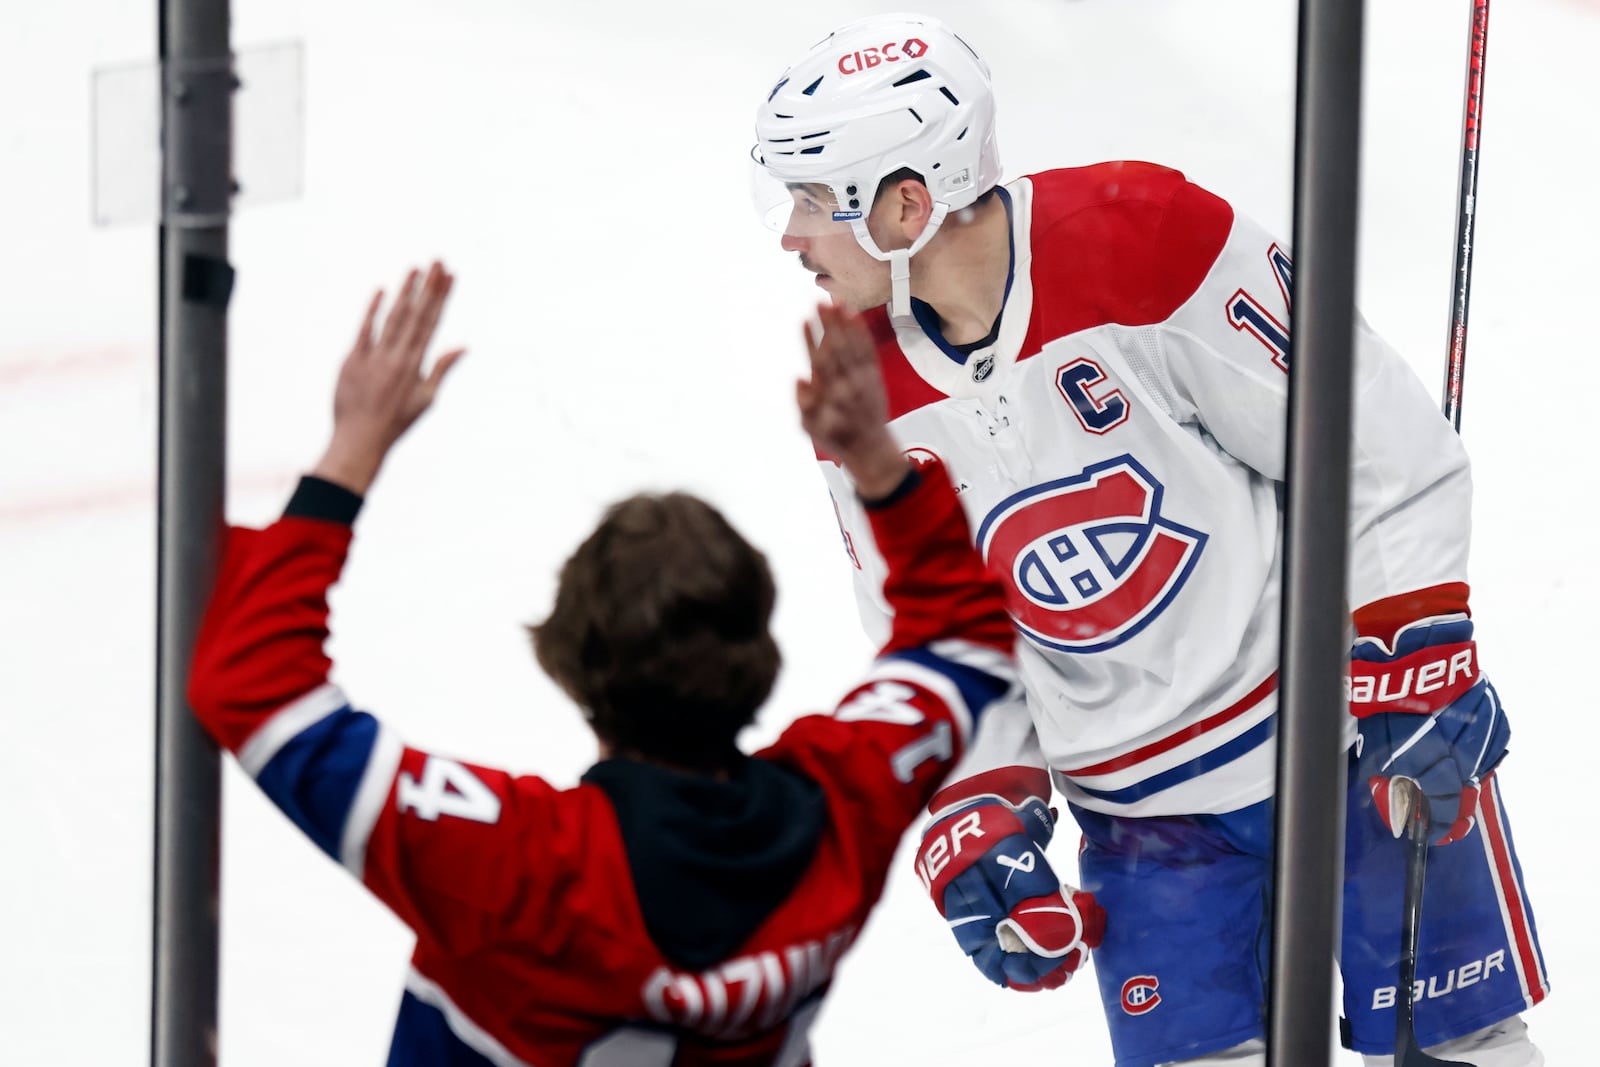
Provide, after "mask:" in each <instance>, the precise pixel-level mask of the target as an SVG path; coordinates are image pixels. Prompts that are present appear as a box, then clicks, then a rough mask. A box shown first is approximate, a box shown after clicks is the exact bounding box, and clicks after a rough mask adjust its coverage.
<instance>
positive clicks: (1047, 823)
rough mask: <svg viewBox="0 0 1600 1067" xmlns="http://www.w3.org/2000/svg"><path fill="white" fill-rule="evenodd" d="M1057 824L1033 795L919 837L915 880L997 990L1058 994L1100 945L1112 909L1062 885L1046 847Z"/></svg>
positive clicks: (987, 806)
mask: <svg viewBox="0 0 1600 1067" xmlns="http://www.w3.org/2000/svg"><path fill="white" fill-rule="evenodd" d="M1054 830H1055V819H1054V817H1053V816H1052V814H1051V812H1050V809H1049V808H1048V807H1047V806H1046V805H1045V804H1044V802H1043V801H1041V800H1039V799H1038V798H1036V797H1030V798H1029V799H1028V800H1027V801H1026V802H1025V803H1024V804H1023V805H1022V806H1021V807H1020V808H1014V807H1012V806H1011V805H1010V804H1008V803H1007V802H1005V801H1003V800H1001V799H999V798H998V797H985V798H983V799H981V800H977V801H974V802H973V803H970V804H967V805H965V806H963V807H961V808H958V809H956V810H955V811H952V812H950V813H949V814H947V815H945V816H943V817H941V818H940V819H939V820H938V821H937V822H935V823H934V824H933V825H932V826H930V827H929V828H928V830H927V832H926V833H925V834H923V836H922V846H921V847H920V848H919V849H917V874H918V875H919V876H920V877H921V878H922V884H923V885H924V886H926V887H927V888H928V891H929V893H930V894H931V895H932V896H933V902H934V904H935V905H936V906H937V907H938V909H939V914H941V915H943V916H944V917H945V920H946V921H947V922H949V924H950V930H951V932H952V933H953V934H955V937H956V942H957V943H958V944H959V945H960V946H961V950H962V951H963V952H965V953H966V954H967V955H968V956H970V957H971V958H972V962H973V963H974V964H976V965H977V968H978V970H980V971H982V972H983V974H984V976H985V977H986V978H988V979H989V980H990V981H991V982H994V983H995V984H996V985H1002V986H1006V987H1007V988H1010V989H1021V990H1036V989H1054V988H1055V987H1056V986H1059V985H1062V984H1063V983H1065V982H1066V980H1067V979H1068V978H1070V977H1072V972H1074V971H1076V970H1077V969H1078V968H1079V967H1081V966H1083V963H1084V961H1085V960H1087V959H1088V958H1089V950H1090V949H1092V948H1094V947H1095V946H1096V945H1098V944H1100V938H1101V935H1102V934H1103V933H1104V932H1105V922H1106V917H1105V912H1104V911H1103V910H1102V909H1101V907H1100V905H1099V904H1098V903H1096V902H1095V899H1094V897H1093V896H1092V895H1091V894H1089V893H1084V892H1080V891H1078V890H1075V889H1073V888H1072V887H1071V886H1063V885H1062V884H1061V881H1060V879H1058V878H1057V877H1056V875H1055V872H1054V871H1052V870H1051V869H1050V862H1049V861H1048V860H1046V859H1045V856H1044V846H1045V845H1046V844H1048V843H1049V841H1050V836H1051V834H1052V833H1053V832H1054Z"/></svg>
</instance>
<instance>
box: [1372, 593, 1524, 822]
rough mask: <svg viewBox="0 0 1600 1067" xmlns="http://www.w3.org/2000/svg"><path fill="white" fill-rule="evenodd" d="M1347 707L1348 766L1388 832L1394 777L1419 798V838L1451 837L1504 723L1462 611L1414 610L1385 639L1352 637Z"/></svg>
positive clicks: (1499, 752) (1492, 763)
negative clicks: (1352, 753) (1425, 822)
mask: <svg viewBox="0 0 1600 1067" xmlns="http://www.w3.org/2000/svg"><path fill="white" fill-rule="evenodd" d="M1350 711H1351V713H1352V714H1354V715H1355V716H1356V718H1357V719H1358V720H1359V729H1360V737H1359V738H1358V740H1357V743H1356V773H1357V774H1358V775H1360V778H1361V781H1364V782H1366V783H1367V787H1368V788H1369V789H1370V790H1371V791H1372V797H1373V801H1374V802H1375V804H1376V806H1377V811H1378V817H1379V818H1381V819H1382V820H1383V821H1384V823H1385V824H1386V825H1387V826H1388V827H1389V829H1390V830H1391V831H1392V832H1393V833H1394V835H1395V836H1396V837H1399V836H1400V834H1402V833H1403V832H1404V831H1405V814H1404V813H1403V812H1401V811H1398V810H1396V808H1395V805H1394V801H1393V797H1394V788H1393V787H1394V779H1396V778H1400V777H1405V778H1410V779H1412V780H1414V781H1415V782H1417V784H1418V785H1419V786H1421V788H1422V792H1423V793H1424V794H1425V795H1426V796H1427V798H1428V808H1429V812H1430V815H1431V824H1430V826H1429V839H1430V840H1431V841H1433V843H1434V844H1437V845H1448V844H1450V843H1451V842H1453V841H1459V840H1461V839H1462V838H1463V837H1466V836H1467V834H1469V833H1471V832H1472V828H1473V826H1474V825H1475V824H1476V822H1477V807H1478V792H1479V789H1480V787H1481V786H1482V784H1483V780H1484V779H1485V778H1487V777H1488V775H1489V774H1490V773H1491V772H1492V771H1493V770H1494V768H1495V767H1496V766H1497V765H1498V764H1499V763H1500V760H1501V759H1502V758H1504V756H1505V754H1506V743H1507V742H1508V741H1509V740H1510V738H1511V728H1510V727H1509V726H1508V725H1507V724H1506V717H1505V713H1504V711H1503V710H1502V709H1501V707H1500V697H1499V695H1498V694H1497V693H1496V692H1495V691H1494V686H1492V685H1490V684H1489V680H1488V679H1487V678H1485V677H1484V676H1483V673H1482V671H1480V670H1479V669H1478V657H1477V642H1475V641H1473V639H1472V620H1471V619H1469V618H1467V617H1466V616H1465V615H1448V616H1441V617H1438V618H1432V619H1423V620H1421V621H1420V622H1416V623H1413V624H1411V625H1410V626H1407V627H1405V628H1404V629H1402V630H1400V632H1399V633H1397V634H1396V635H1395V638H1394V644H1393V647H1392V648H1391V647H1388V646H1386V645H1385V644H1384V643H1383V642H1382V641H1379V640H1376V639H1374V638H1362V639H1361V640H1359V641H1357V642H1356V644H1355V648H1354V649H1353V650H1352V651H1351V664H1350Z"/></svg>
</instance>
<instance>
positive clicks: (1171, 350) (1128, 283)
mask: <svg viewBox="0 0 1600 1067" xmlns="http://www.w3.org/2000/svg"><path fill="white" fill-rule="evenodd" d="M998 195H999V196H1000V197H1001V199H1002V200H1003V201H1004V203H1005V207H1006V211H1007V213H1008V215H1009V218H1010V227H1011V229H1010V238H1011V264H1010V273H1009V277H1008V279H1007V283H1006V293H1005V302H1004V308H1003V311H1002V313H1001V315H1000V318H999V319H998V321H997V323H996V325H995V329H994V331H992V332H991V334H990V336H989V337H988V338H986V339H985V341H984V342H982V343H980V344H979V345H977V346H967V347H964V348H960V349H958V348H956V347H954V346H952V345H950V344H949V343H947V342H946V341H945V339H944V338H943V337H942V336H941V335H940V333H939V329H938V318H937V316H936V315H935V314H934V313H933V310H932V309H931V308H929V307H928V306H927V305H924V304H920V303H918V302H916V301H915V300H914V301H913V302H912V314H911V315H909V316H906V317H904V318H894V319H891V317H890V316H889V314H888V311H887V309H884V308H880V309H877V310H876V311H874V312H872V313H871V318H872V323H873V325H874V329H875V332H876V335H877V338H878V342H879V353H880V360H881V365H882V367H883V372H884V376H885V379H886V381H887V383H888V387H889V394H890V408H891V410H890V414H891V416H892V429H893V431H894V433H895V434H896V436H897V438H898V440H899V441H900V442H901V444H902V445H903V446H904V448H905V449H906V450H907V452H908V453H909V454H910V455H912V456H913V457H922V458H934V457H937V459H939V460H940V461H942V462H943V463H944V464H945V465H946V466H947V468H948V470H949V471H950V474H951V476H952V477H953V478H954V479H955V481H956V483H957V486H958V488H959V491H960V499H961V502H962V504H963V506H964V507H965V510H966V512H967V515H968V518H969V520H970V522H971V525H972V529H973V531H974V533H975V537H976V541H977V545H978V547H979V548H980V550H981V551H982V553H983V555H984V558H985V559H986V561H987V562H988V563H989V564H990V566H991V567H992V568H993V570H994V572H995V573H996V575H997V576H998V577H999V578H1000V580H1001V582H1002V584H1003V586H1004V587H1005V591H1006V597H1007V604H1008V608H1009V610H1010V612H1011V615H1012V618H1013V619H1014V620H1015V623H1016V626H1017V629H1018V631H1019V632H1020V634H1021V635H1022V638H1023V640H1022V641H1021V642H1020V644H1019V652H1018V658H1019V663H1020V667H1021V670H1022V673H1023V677H1024V681H1025V683H1026V692H1027V696H1026V706H1024V705H1023V703H1022V702H1021V701H1019V702H1017V703H1015V704H1013V705H1011V706H1008V707H1007V708H1006V709H1003V710H1001V709H997V711H996V713H995V714H994V715H992V716H991V721H990V725H989V728H988V729H987V730H986V731H985V734H984V738H983V741H982V743H981V745H980V746H979V748H978V749H977V750H975V751H974V752H973V753H972V754H971V756H970V757H969V759H968V761H967V762H966V763H965V764H964V765H963V767H962V768H961V769H960V771H959V772H958V774H960V775H970V776H972V777H971V782H970V783H969V784H968V785H966V786H962V787H952V791H951V792H950V793H948V794H941V797H940V799H941V801H942V800H943V799H944V798H945V797H946V796H947V795H948V796H949V797H950V798H955V797H958V796H960V795H963V794H968V793H973V792H999V793H1002V794H1012V795H1027V794H1028V793H1037V792H1038V791H1039V789H1040V788H1041V787H1045V788H1047V786H1046V785H1043V783H1042V779H1043V777H1044V772H1043V769H1044V768H1049V769H1050V770H1051V771H1052V772H1053V776H1054V781H1055V784H1056V786H1057V787H1058V788H1059V789H1060V790H1061V791H1062V793H1063V794H1064V795H1065V796H1066V798H1067V799H1068V800H1070V801H1072V802H1074V803H1076V804H1078V805H1081V806H1083V807H1086V808H1089V809H1092V810H1097V811H1103V812H1108V813H1113V814H1120V815H1132V816H1146V815H1166V814H1186V813H1190V814H1192V813H1207V812H1224V811H1230V810H1234V809H1237V808H1240V807H1243V806H1245V805H1248V804H1252V803H1254V802H1256V801H1259V800H1262V799H1264V798H1265V797H1267V796H1268V795H1269V794H1270V792H1271V789H1272V777H1273V773H1274V767H1273V760H1274V749H1273V746H1272V745H1271V744H1270V743H1269V742H1270V741H1271V738H1272V736H1273V732H1274V714H1275V710H1276V707H1277V685H1276V677H1275V673H1276V668H1277V662H1278V609H1279V578H1280V576H1279V569H1280V562H1281V561H1280V542H1281V533H1282V530H1281V518H1282V516H1281V489H1282V480H1283V478H1284V426H1285V421H1286V420H1285V412H1286V404H1287V384H1288V378H1287V373H1288V359H1289V350H1288V340H1289V339H1288V325H1287V324H1288V322H1289V301H1290V295H1291V292H1292V284H1291V283H1292V278H1293V267H1292V263H1291V260H1290V256H1289V249H1288V247H1287V246H1286V245H1285V244H1284V243H1283V242H1281V241H1279V240H1277V239H1275V238H1274V237H1273V236H1272V235H1271V234H1269V233H1267V232H1265V231H1264V230H1263V229H1262V228H1261V227H1260V226H1258V225H1257V224H1255V223H1254V222H1252V221H1250V220H1249V219H1248V218H1245V217H1244V216H1243V215H1240V214H1238V213H1237V212H1235V211H1234V210H1233V209H1232V208H1231V207H1230V206H1229V205H1228V204H1227V203H1226V202H1224V201H1223V200H1221V199H1219V198H1218V197H1216V196H1214V195H1212V194H1211V193H1208V192H1206V191H1205V190H1203V189H1201V188H1199V187H1197V186H1195V185H1193V184H1191V183H1190V182H1188V181H1186V180H1185V179H1184V177H1183V175H1182V174H1180V173H1178V172H1176V171H1174V170H1170V169H1167V168H1164V167H1159V166H1155V165H1153V164H1148V163H1138V162H1115V163H1104V164H1098V165H1095V166H1089V167H1081V168H1073V169H1065V170H1056V171H1049V172H1046V173H1040V174H1035V175H1032V176H1028V177H1024V178H1021V179H1019V180H1017V181H1015V182H1012V183H1010V184H1009V185H1007V186H1004V187H1002V188H1001V189H1000V190H999V193H998ZM1356 347H1357V352H1356V361H1357V369H1356V374H1357V386H1356V415H1355V426H1354V432H1353V454H1352V461H1353V471H1352V482H1351V499H1350V506H1351V514H1350V523H1351V526H1350V529H1351V537H1352V540H1351V552H1350V558H1351V567H1350V576H1349V587H1348V588H1349V602H1350V604H1351V605H1353V606H1356V605H1365V604H1369V603H1372V602H1375V601H1379V600H1384V599H1385V598H1390V597H1394V596H1396V595H1397V594H1403V593H1408V592H1410V591H1415V590H1421V589H1427V588H1430V587H1435V586H1440V585H1444V584H1446V583H1461V582H1464V581H1465V569H1466V557H1467V530H1468V512H1469V508H1470V495H1471V486H1470V475H1469V470H1468V464H1467V459H1466V455H1465V453H1464V451H1463V449H1462V446H1461V444H1460V442H1459V440H1458V439H1457V437H1456V435H1455V434H1454V433H1453V432H1452V431H1451V428H1450V426H1449V424H1448V422H1446V420H1444V419H1443V418H1442V417H1441V416H1440V413H1439V410H1438V409H1437V408H1436V407H1435V406H1434V405H1433V403H1432V401H1431V399H1430V397H1429V396H1428V395H1427V393H1426V391H1425V390H1424V389H1423V387H1422V384H1421V383H1420V382H1419V381H1418V380H1417V378H1416V376H1415V375H1414V374H1413V373H1412V372H1411V370H1410V369H1409V368H1408V367H1407V366H1406V364H1405V363H1404V362H1403V360H1402V359H1401V358H1400V357H1399V356H1398V354H1397V353H1395V352H1394V351H1393V350H1392V349H1390V348H1389V347H1388V346H1387V345H1385V343H1384V342H1383V341H1382V340H1381V339H1380V338H1379V337H1378V336H1376V335H1375V334H1374V333H1373V332H1372V330H1371V329H1369V328H1368V327H1367V326H1366V324H1365V323H1364V322H1358V324H1357V330H1356ZM819 460H820V461H821V466H822V471H823V475H824V477H825V479H826V480H827V483H828V486H829V489H830V491H831V493H832V496H833V499H834V503H835V506H836V508H837V511H838V514H839V519H840V522H841V525H842V526H843V529H844V532H845V539H846V543H847V544H848V545H849V548H850V557H851V560H852V563H853V564H854V566H855V569H856V589H857V596H858V600H859V602H860V606H861V611H862V617H863V619H864V620H865V622H866V624H867V627H868V630H869V632H870V633H874V634H882V633H885V632H887V627H888V625H889V620H890V617H891V616H892V605H890V604H889V603H888V602H887V601H886V600H885V598H884V597H883V596H882V593H881V585H882V579H883V575H884V560H883V558H882V556H881V554H880V553H879V552H878V551H877V549H876V547H875V546H874V545H873V543H872V539H871V536H870V531H869V530H868V528H867V525H866V522H865V516H864V515H863V513H862V512H861V510H860V508H859V506H857V505H856V504H855V502H854V498H853V496H852V494H851V492H850V490H849V485H848V480H847V479H846V478H845V476H844V475H843V473H842V472H841V471H840V469H839V467H838V466H837V465H836V464H834V463H832V462H830V461H829V460H828V459H827V458H826V457H819ZM1426 613H1427V612H1424V614H1426ZM1353 735H1354V723H1353V721H1352V722H1351V724H1350V736H1351V737H1352V738H1353ZM1029 768H1031V769H1032V771H1031V773H1030V772H1029V771H1028V770H1027V769H1029ZM1019 776H1020V778H1021V779H1023V780H1021V781H1020V782H1019Z"/></svg>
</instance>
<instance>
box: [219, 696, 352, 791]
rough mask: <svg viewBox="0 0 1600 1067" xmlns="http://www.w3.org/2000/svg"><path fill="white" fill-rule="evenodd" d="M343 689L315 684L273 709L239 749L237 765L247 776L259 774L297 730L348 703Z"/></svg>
mask: <svg viewBox="0 0 1600 1067" xmlns="http://www.w3.org/2000/svg"><path fill="white" fill-rule="evenodd" d="M349 703H350V702H349V701H348V700H347V699H345V695H344V691H343V690H341V689H340V688H339V687H338V686H336V685H331V684H328V685H319V686H318V687H317V688H315V689H313V690H311V692H309V693H307V694H306V695H305V696H303V697H301V698H299V699H298V700H294V701H291V702H290V703H288V704H285V705H284V706H283V707H281V708H279V709H278V710H277V711H275V712H273V713H272V715H271V716H270V717H269V718H268V719H267V721H266V722H264V723H262V724H261V726H260V727H259V728H258V729H257V730H256V732H255V733H253V734H251V735H250V740H248V741H246V742H245V743H244V745H243V746H241V747H240V749H239V766H241V767H243V768H244V770H245V773H246V774H248V775H250V777H251V778H256V777H258V776H259V775H260V774H261V771H262V769H263V768H265V767H266V765H267V764H268V763H271V762H272V757H273V756H276V755H277V754H278V750H279V749H281V748H283V746H284V745H287V744H288V743H289V742H290V741H293V740H294V739H295V738H296V737H297V736H299V734H300V732H301V731H303V730H305V729H306V728H307V727H309V726H314V725H316V724H317V723H319V722H321V721H322V720H323V719H325V718H327V717H328V716H329V715H332V714H333V713H334V712H336V711H338V710H339V709H340V708H343V707H347V706H349Z"/></svg>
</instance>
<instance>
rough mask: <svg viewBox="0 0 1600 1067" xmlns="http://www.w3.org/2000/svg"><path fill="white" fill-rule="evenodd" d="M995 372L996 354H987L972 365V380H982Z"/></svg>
mask: <svg viewBox="0 0 1600 1067" xmlns="http://www.w3.org/2000/svg"><path fill="white" fill-rule="evenodd" d="M993 373H994V356H993V355H992V354H991V355H987V356H984V357H983V358H982V359H980V360H978V362H976V363H974V364H973V365H972V380H973V381H975V382H981V381H983V380H984V379H986V378H988V377H989V375H991V374H993Z"/></svg>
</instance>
